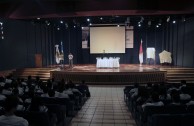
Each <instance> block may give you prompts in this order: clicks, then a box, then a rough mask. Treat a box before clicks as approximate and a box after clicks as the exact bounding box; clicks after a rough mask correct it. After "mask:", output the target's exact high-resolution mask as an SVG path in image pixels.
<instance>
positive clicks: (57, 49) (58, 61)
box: [55, 45, 60, 64]
mask: <svg viewBox="0 0 194 126" xmlns="http://www.w3.org/2000/svg"><path fill="white" fill-rule="evenodd" d="M55 48H56V51H55V58H56V63H57V64H59V63H60V59H59V55H60V52H59V45H55Z"/></svg>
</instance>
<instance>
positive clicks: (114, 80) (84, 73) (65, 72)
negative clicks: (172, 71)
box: [51, 64, 166, 84]
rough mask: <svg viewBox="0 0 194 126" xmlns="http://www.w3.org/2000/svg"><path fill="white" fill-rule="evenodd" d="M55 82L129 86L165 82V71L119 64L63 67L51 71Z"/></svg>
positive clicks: (156, 68)
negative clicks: (66, 81)
mask: <svg viewBox="0 0 194 126" xmlns="http://www.w3.org/2000/svg"><path fill="white" fill-rule="evenodd" d="M51 77H54V78H55V79H56V80H61V79H62V78H64V79H65V80H72V81H73V82H75V83H78V82H80V81H81V80H85V81H86V83H89V84H129V83H135V82H137V83H147V82H163V81H166V71H165V70H162V69H160V67H158V66H152V65H142V66H140V65H139V64H133V65H129V64H121V65H120V67H119V68H96V66H95V65H94V64H90V65H75V66H74V67H73V68H68V66H66V65H65V66H64V68H62V69H58V70H54V71H51Z"/></svg>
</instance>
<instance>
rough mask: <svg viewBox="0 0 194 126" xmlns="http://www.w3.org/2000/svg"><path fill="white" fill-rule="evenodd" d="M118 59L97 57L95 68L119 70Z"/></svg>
mask: <svg viewBox="0 0 194 126" xmlns="http://www.w3.org/2000/svg"><path fill="white" fill-rule="evenodd" d="M119 60H120V58H119V57H114V58H113V57H109V58H107V57H103V58H101V57H97V58H96V67H97V68H119V67H120V64H119Z"/></svg>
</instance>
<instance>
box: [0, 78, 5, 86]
mask: <svg viewBox="0 0 194 126" xmlns="http://www.w3.org/2000/svg"><path fill="white" fill-rule="evenodd" d="M4 85H5V78H4V77H0V86H2V87H4Z"/></svg>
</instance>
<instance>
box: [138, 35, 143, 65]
mask: <svg viewBox="0 0 194 126" xmlns="http://www.w3.org/2000/svg"><path fill="white" fill-rule="evenodd" d="M142 43H143V41H142V39H141V44H140V47H139V63H140V64H142V63H143V47H142Z"/></svg>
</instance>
